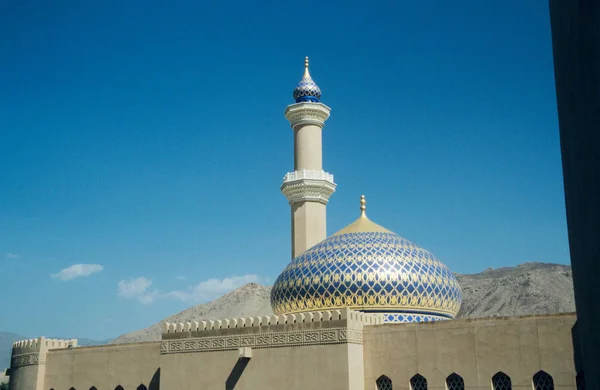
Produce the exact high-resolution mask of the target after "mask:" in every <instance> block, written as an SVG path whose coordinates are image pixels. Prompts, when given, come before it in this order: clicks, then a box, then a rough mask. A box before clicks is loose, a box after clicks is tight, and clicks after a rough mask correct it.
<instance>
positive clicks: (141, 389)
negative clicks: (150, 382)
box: [137, 383, 148, 390]
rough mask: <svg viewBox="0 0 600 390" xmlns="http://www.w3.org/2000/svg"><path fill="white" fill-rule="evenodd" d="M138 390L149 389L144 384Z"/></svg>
mask: <svg viewBox="0 0 600 390" xmlns="http://www.w3.org/2000/svg"><path fill="white" fill-rule="evenodd" d="M137 390H148V388H147V387H146V386H145V385H144V384H143V383H142V384H141V385H139V386H138V387H137Z"/></svg>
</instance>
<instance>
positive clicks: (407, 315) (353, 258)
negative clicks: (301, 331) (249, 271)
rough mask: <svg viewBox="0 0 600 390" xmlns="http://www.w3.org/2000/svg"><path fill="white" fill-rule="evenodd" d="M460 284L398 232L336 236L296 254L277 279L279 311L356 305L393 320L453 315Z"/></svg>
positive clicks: (273, 302)
mask: <svg viewBox="0 0 600 390" xmlns="http://www.w3.org/2000/svg"><path fill="white" fill-rule="evenodd" d="M460 304H461V291H460V286H459V284H458V282H457V280H456V278H455V277H454V275H453V274H452V272H450V270H449V269H448V267H446V266H445V265H444V264H443V263H442V262H440V261H439V260H438V259H437V258H436V257H435V256H433V255H432V254H431V253H429V252H428V251H426V250H424V249H422V248H420V247H418V246H416V245H415V244H413V243H412V242H410V241H408V240H406V239H404V238H402V237H400V236H398V235H397V234H394V233H391V232H390V233H386V232H356V233H346V234H340V235H334V236H331V237H329V238H327V239H326V240H324V241H322V242H320V243H319V244H317V245H315V246H313V247H312V248H310V249H308V250H307V251H306V252H304V253H303V254H301V255H300V256H298V257H296V258H295V259H294V260H292V261H291V263H290V264H289V265H288V266H287V267H286V268H285V269H284V270H283V272H282V273H281V275H279V277H278V278H277V280H276V281H275V284H274V285H273V290H272V292H271V306H272V307H273V311H274V312H275V314H290V313H298V312H306V311H311V310H332V309H340V308H344V307H350V308H351V309H353V310H359V311H378V312H384V313H387V316H386V318H387V319H386V321H387V322H399V321H407V322H417V321H435V320H439V319H441V318H453V317H454V316H455V315H456V313H458V310H459V309H460Z"/></svg>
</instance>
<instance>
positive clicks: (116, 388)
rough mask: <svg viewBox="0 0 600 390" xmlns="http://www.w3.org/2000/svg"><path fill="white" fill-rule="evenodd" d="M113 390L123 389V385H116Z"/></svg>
mask: <svg viewBox="0 0 600 390" xmlns="http://www.w3.org/2000/svg"><path fill="white" fill-rule="evenodd" d="M115 390H123V386H121V385H118V386H117V387H115Z"/></svg>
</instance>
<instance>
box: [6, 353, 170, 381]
mask: <svg viewBox="0 0 600 390" xmlns="http://www.w3.org/2000/svg"><path fill="white" fill-rule="evenodd" d="M159 367H160V342H149V343H139V344H120V345H103V346H97V347H80V348H72V349H62V350H55V351H50V352H49V353H48V355H47V357H46V377H45V381H44V388H43V390H50V389H54V390H68V389H70V388H73V389H76V390H89V389H90V388H92V386H94V387H96V388H97V389H101V390H113V389H115V388H116V387H117V386H122V387H123V388H124V389H127V390H135V389H140V390H146V389H148V390H158V389H159V383H160V369H159ZM11 380H12V379H11ZM15 390H21V389H15ZM39 390H42V389H39Z"/></svg>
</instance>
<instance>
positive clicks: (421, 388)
mask: <svg viewBox="0 0 600 390" xmlns="http://www.w3.org/2000/svg"><path fill="white" fill-rule="evenodd" d="M410 390H427V379H425V377H424V376H423V375H421V374H416V375H415V376H413V377H412V378H410Z"/></svg>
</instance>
